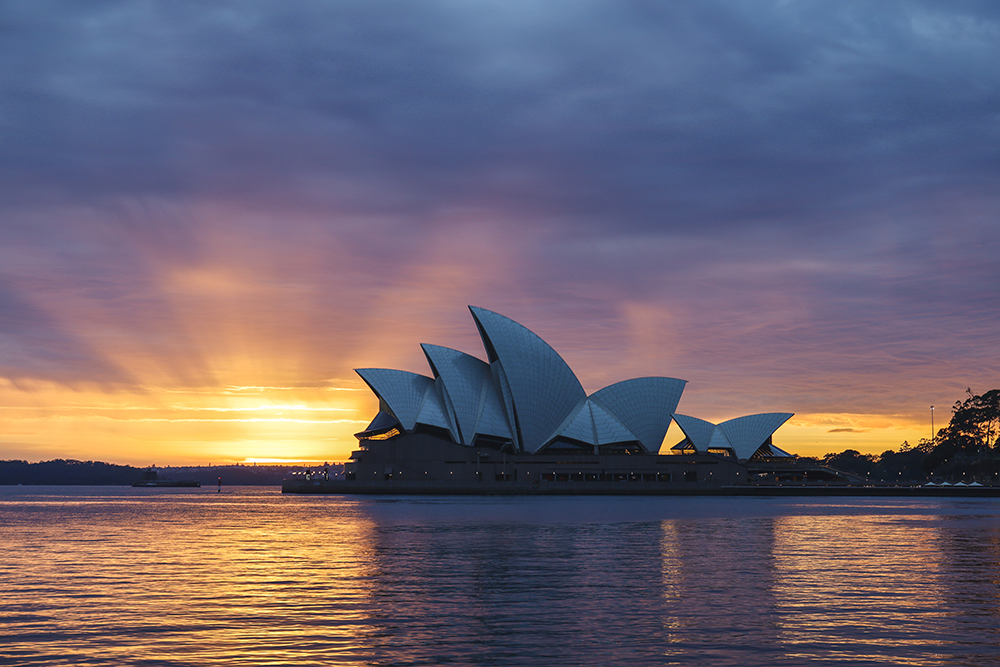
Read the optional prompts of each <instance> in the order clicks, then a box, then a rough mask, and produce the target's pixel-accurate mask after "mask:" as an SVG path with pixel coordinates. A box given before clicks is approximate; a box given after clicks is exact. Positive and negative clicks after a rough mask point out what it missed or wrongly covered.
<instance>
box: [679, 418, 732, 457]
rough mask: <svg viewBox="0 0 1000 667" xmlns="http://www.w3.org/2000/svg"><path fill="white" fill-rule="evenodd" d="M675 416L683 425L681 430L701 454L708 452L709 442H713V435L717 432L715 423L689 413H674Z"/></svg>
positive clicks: (680, 424)
mask: <svg viewBox="0 0 1000 667" xmlns="http://www.w3.org/2000/svg"><path fill="white" fill-rule="evenodd" d="M673 417H674V421H675V422H677V425H678V426H680V427H681V431H683V432H684V435H686V436H687V439H688V440H690V441H691V445H692V446H693V447H694V449H695V451H697V452H699V453H701V454H704V453H705V452H707V451H708V447H709V444H710V443H711V442H712V435H713V434H714V433H715V424H713V423H712V422H709V421H705V420H704V419H698V418H697V417H689V416H687V415H679V414H674V415H673ZM723 437H724V436H723Z"/></svg>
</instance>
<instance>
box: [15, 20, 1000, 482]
mask: <svg viewBox="0 0 1000 667" xmlns="http://www.w3.org/2000/svg"><path fill="white" fill-rule="evenodd" d="M473 4H475V3H473ZM172 6H173V5H172V4H171V3H166V4H157V3H153V4H148V3H140V4H132V5H128V4H126V5H121V6H119V5H106V4H96V5H95V4H90V3H80V4H70V5H67V6H64V7H62V8H61V9H60V11H59V12H51V11H45V10H43V9H41V8H38V9H33V8H32V6H31V5H30V4H21V3H13V4H12V5H11V6H9V7H5V8H4V9H3V10H0V12H3V13H4V19H5V21H6V22H5V25H9V26H10V27H9V29H8V31H7V33H5V34H8V35H9V39H6V40H4V44H3V45H2V46H0V53H2V54H3V57H4V61H5V62H9V63H17V65H16V66H11V67H10V68H8V69H9V72H8V76H7V77H6V78H4V80H3V82H2V83H0V92H2V93H3V94H2V95H0V113H2V117H3V118H4V126H5V128H6V131H5V132H4V133H3V137H2V138H0V147H2V150H0V156H2V157H0V176H2V177H0V232H2V243H0V458H3V459H11V458H22V459H27V460H30V461H38V460H44V459H51V458H77V459H84V460H91V459H96V460H109V461H114V462H119V463H130V464H135V465H149V464H150V463H153V462H155V463H157V464H160V465H167V464H187V463H209V462H214V463H229V462H234V463H235V462H244V461H246V462H254V461H258V462H265V461H288V460H295V461H338V460H344V459H345V458H346V457H347V456H348V455H349V453H350V451H351V450H352V449H353V448H354V447H355V446H356V441H355V439H354V437H353V433H356V432H358V431H360V430H361V429H363V428H364V426H365V425H366V424H367V423H368V422H369V420H370V419H371V418H372V417H373V416H374V414H375V413H376V412H377V400H376V399H375V397H374V396H373V395H372V394H371V392H369V391H368V389H367V388H366V387H365V385H364V383H363V382H361V380H360V379H359V378H358V377H357V376H356V375H355V374H354V373H353V369H354V368H359V367H381V368H399V369H406V370H410V371H414V372H419V373H425V374H426V373H428V372H429V371H428V369H427V367H426V363H425V360H424V358H423V354H422V353H421V351H420V348H419V343H421V342H434V343H437V344H441V345H446V346H449V347H454V348H457V349H460V350H463V351H466V352H469V353H471V354H473V355H476V356H480V357H482V356H483V353H482V345H481V342H480V340H479V337H478V335H477V333H476V330H475V327H474V326H473V324H472V321H471V318H470V317H469V315H468V311H467V310H466V309H465V307H466V306H467V305H469V304H474V305H479V306H483V307H485V308H488V309H491V310H495V311H497V312H500V313H503V314H504V315H506V316H508V317H510V318H513V319H514V320H516V321H518V322H522V323H523V324H524V325H525V326H527V327H529V328H531V329H532V330H533V331H535V332H537V333H538V334H539V335H540V336H541V337H542V338H544V339H545V340H546V341H547V342H549V343H550V344H551V345H552V346H553V347H554V348H555V349H556V350H557V351H558V352H559V353H560V354H561V355H562V356H563V357H564V358H565V359H566V361H567V362H568V363H569V365H570V366H571V367H572V368H573V370H574V371H575V373H576V374H577V376H578V377H579V378H580V380H581V382H582V383H583V385H584V388H585V389H586V390H587V391H588V392H591V393H592V392H594V391H597V390H598V389H600V388H602V387H604V386H607V385H609V384H611V383H614V382H617V381H620V380H623V379H627V378H632V377H639V376H643V375H664V376H669V377H676V378H682V379H685V380H688V382H689V384H688V385H687V388H686V390H685V392H684V395H683V397H682V399H681V402H680V406H679V410H680V411H681V412H683V413H684V414H690V415H693V416H697V417H699V418H703V419H707V420H711V421H713V422H717V421H721V420H725V419H730V418H732V417H736V416H741V415H746V414H752V413H756V412H771V411H781V412H793V413H795V417H794V418H793V419H792V420H791V421H789V422H788V423H787V424H786V425H785V426H783V427H782V428H781V429H780V430H779V431H778V432H777V434H776V436H775V444H777V445H778V446H780V447H782V448H784V449H786V450H789V451H791V452H793V453H796V454H803V455H822V454H825V453H828V452H834V451H841V450H843V449H846V448H852V449H857V450H859V451H862V452H872V453H878V452H881V451H883V450H885V449H889V448H898V447H899V446H900V445H901V444H902V443H903V442H904V441H907V442H909V443H910V444H911V445H913V444H916V443H917V442H918V441H919V440H920V439H921V438H926V437H929V436H930V432H931V429H930V414H929V406H930V405H936V406H938V410H937V423H938V425H939V426H941V425H944V424H945V423H946V422H947V419H948V417H949V413H950V411H949V407H948V406H951V405H952V404H953V403H954V402H955V401H956V400H959V399H961V398H962V397H963V395H964V392H965V390H966V389H967V388H971V389H972V390H973V391H975V392H983V391H986V390H988V389H991V388H993V387H995V386H996V385H997V384H998V378H1000V356H998V355H997V352H996V341H997V331H998V324H1000V316H998V312H1000V311H998V309H997V304H998V303H1000V262H998V261H997V257H998V256H1000V226H998V225H997V219H998V213H1000V195H998V191H997V188H996V183H997V182H998V176H1000V174H998V173H997V170H998V169H997V161H996V159H995V157H996V156H995V147H996V145H997V140H998V139H1000V137H998V136H997V125H996V100H995V94H994V93H993V92H992V91H995V90H997V89H1000V81H998V78H1000V75H998V69H997V67H996V62H997V55H998V54H997V53H996V51H997V50H998V46H997V45H998V44H1000V39H997V38H996V37H997V35H998V34H1000V27H998V26H1000V23H998V21H997V20H996V17H994V16H992V15H991V14H990V12H987V11H986V10H984V9H981V10H975V11H973V9H971V8H965V9H962V10H954V12H953V11H952V10H951V9H949V8H947V7H945V6H941V7H938V8H934V7H923V6H913V7H909V6H907V7H906V8H896V9H892V10H890V9H887V8H875V7H870V8H864V7H863V6H855V5H851V8H849V9H843V11H841V10H839V9H836V8H835V7H836V5H830V6H827V5H816V6H812V5H809V4H808V3H804V4H799V3H779V5H773V4H765V5H758V3H750V4H749V5H746V6H743V5H739V6H728V7H727V8H726V9H725V10H722V9H719V10H718V12H716V11H715V10H711V11H709V10H703V9H699V7H701V5H700V4H698V3H695V4H692V5H690V6H687V5H684V6H681V5H677V6H673V5H670V6H662V7H659V8H657V9H655V11H654V10H653V9H650V12H651V13H650V14H649V15H648V16H646V15H643V14H642V13H641V12H639V11H638V9H636V8H631V9H630V8H628V7H625V6H618V5H616V4H614V3H611V4H609V5H603V6H601V5H600V3H598V5H593V4H591V3H582V4H576V3H569V4H567V5H559V6H558V7H554V6H552V7H546V6H538V7H536V8H535V10H532V11H530V12H528V11H527V10H525V9H524V8H523V7H522V6H521V5H517V6H509V7H508V6H506V5H504V4H502V3H501V4H496V5H489V6H488V7H482V8H479V9H476V8H474V7H472V6H470V5H464V4H459V5H456V4H454V3H450V4H449V3H444V4H440V3H434V2H430V3H418V4H414V5H410V6H407V7H406V8H399V13H398V14H396V13H393V14H392V17H391V18H390V17H387V16H386V15H385V14H384V13H382V12H379V11H378V10H377V9H375V8H370V9H365V8H363V7H361V6H354V5H350V6H348V5H340V4H338V3H334V4H330V5H324V4H322V3H321V4H318V5H313V4H308V3H307V4H303V5H300V4H291V5H284V4H273V5H267V4H264V5H252V6H246V7H240V8H238V9H233V10H232V11H231V12H230V11H228V10H227V11H217V12H216V11H210V10H208V9H206V8H204V7H198V6H197V5H191V6H189V5H187V4H184V3H180V4H179V5H177V6H176V7H174V8H173V9H169V7H172ZM719 12H721V13H719ZM963 12H966V13H968V15H966V13H963ZM723 14H724V15H725V19H724V20H723V19H722V18H721V17H722V15H723ZM609 25H613V26H614V28H613V29H610V30H609V29H608V26H609ZM677 439H680V436H679V432H678V429H677V428H676V426H675V427H673V428H672V429H671V431H670V432H669V433H668V435H667V444H668V445H671V444H673V443H674V442H676V440H677Z"/></svg>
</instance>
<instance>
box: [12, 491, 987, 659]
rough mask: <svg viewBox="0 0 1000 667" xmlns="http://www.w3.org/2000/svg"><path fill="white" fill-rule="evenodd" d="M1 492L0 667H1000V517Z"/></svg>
mask: <svg viewBox="0 0 1000 667" xmlns="http://www.w3.org/2000/svg"><path fill="white" fill-rule="evenodd" d="M12 493H13V494H14V495H11V494H12ZM16 493H18V492H8V491H2V490H0V599H2V600H3V601H4V602H2V603H0V638H2V641H0V664H24V665H29V664H30V665H62V664H88V665H164V666H165V665H170V666H174V665H178V666H179V665H191V664H197V665H199V666H213V665H237V664H239V665H339V664H348V663H352V664H371V665H411V664H436V663H442V662H451V663H453V664H503V665H507V664H523V665H536V664H602V665H613V664H617V665H629V667H632V666H633V665H647V664H650V665H652V664H656V665H659V664H684V665H688V664H695V665H703V664H710V665H713V666H715V665H734V666H735V665H739V666H741V667H742V666H743V665H773V664H778V665H802V664H808V665H810V666H815V665H818V664H823V665H836V664H908V665H928V666H929V665H939V664H954V663H961V664H966V665H976V666H979V665H982V666H986V665H993V664H997V663H998V659H1000V648H998V646H1000V630H998V628H1000V613H998V609H1000V604H998V593H1000V571H998V568H1000V501H992V500H991V501H988V502H982V503H979V504H978V505H977V504H975V503H972V504H965V505H961V506H953V505H947V504H944V505H941V504H939V505H934V504H932V503H924V504H920V503H919V502H916V501H914V502H909V503H907V502H900V503H897V504H896V505H892V504H879V502H882V501H878V502H875V501H858V502H857V503H855V504H853V505H852V504H851V503H846V502H845V503H842V504H839V505H837V506H834V505H824V504H823V502H822V501H816V500H812V501H809V502H797V501H787V500H782V501H778V500H774V501H767V500H760V501H758V502H751V503H745V504H742V505H732V504H730V503H731V501H730V500H729V499H675V498H652V499H642V498H502V499H501V498H476V499H469V498H421V499H413V498H410V499H386V498H383V499H378V498H375V499H367V498H344V497H312V498H310V497H294V496H281V495H279V494H277V493H276V491H274V490H256V489H252V488H244V489H242V490H237V491H232V492H227V493H223V494H215V493H212V492H206V490H202V491H200V492H183V493H181V492H178V493H176V494H174V493H170V492H169V491H165V490H157V491H150V492H146V491H144V490H137V491H133V490H131V489H128V490H119V491H113V492H106V491H87V492H79V493H78V494H77V495H74V494H73V493H72V492H67V491H62V492H55V491H53V492H51V493H49V494H46V493H38V492H29V493H28V494H27V495H24V496H23V497H21V498H17V497H15V496H16Z"/></svg>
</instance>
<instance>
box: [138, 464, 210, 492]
mask: <svg viewBox="0 0 1000 667" xmlns="http://www.w3.org/2000/svg"><path fill="white" fill-rule="evenodd" d="M200 486H201V482H197V481H195V480H192V479H181V480H177V479H161V478H160V475H159V473H158V472H157V471H156V470H153V469H152V468H148V469H146V470H143V471H142V479H141V480H139V481H138V482H136V483H135V484H133V485H132V487H133V488H138V487H152V488H165V487H191V488H198V487H200Z"/></svg>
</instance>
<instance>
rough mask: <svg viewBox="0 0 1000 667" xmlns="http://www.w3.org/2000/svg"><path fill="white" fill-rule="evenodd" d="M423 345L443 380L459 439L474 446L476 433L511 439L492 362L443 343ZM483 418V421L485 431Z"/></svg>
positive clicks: (429, 359)
mask: <svg viewBox="0 0 1000 667" xmlns="http://www.w3.org/2000/svg"><path fill="white" fill-rule="evenodd" d="M421 348H423V350H424V354H425V355H426V356H427V361H428V363H429V364H430V366H431V370H432V371H433V373H434V376H435V377H436V378H437V379H438V380H439V381H440V383H441V388H442V392H443V394H444V396H445V398H446V400H445V406H446V407H450V408H451V410H449V412H453V415H452V419H453V421H454V422H455V423H456V425H457V430H458V433H457V435H458V437H457V438H456V442H461V443H462V444H465V445H471V444H472V441H473V438H474V437H475V435H476V433H484V434H485V435H494V436H498V437H508V438H509V437H510V429H509V428H507V425H506V420H505V419H504V418H503V412H502V409H501V408H500V399H499V398H498V397H497V396H496V388H495V387H494V385H493V375H492V373H491V372H490V367H489V364H487V363H486V362H485V361H482V360H481V359H477V358H475V357H473V356H471V355H469V354H466V353H464V352H460V351H458V350H453V349H451V348H448V347H441V346H440V345H428V344H426V343H424V344H421ZM491 395H492V396H491ZM491 399H492V400H491ZM483 417H485V419H483ZM498 417H499V419H498ZM480 421H483V422H484V423H483V429H482V430H481V429H480V428H479V424H480Z"/></svg>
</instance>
